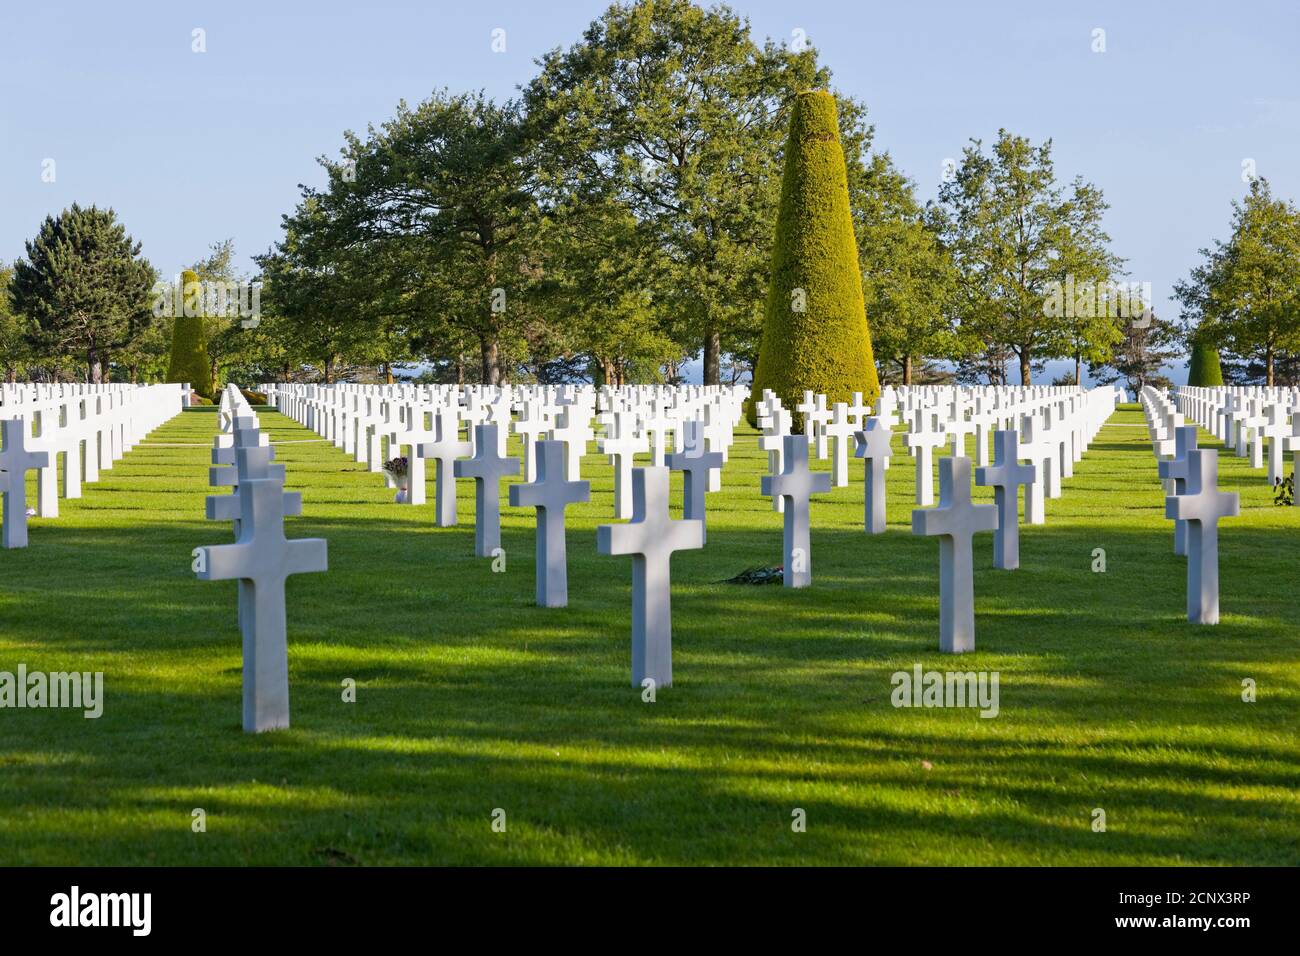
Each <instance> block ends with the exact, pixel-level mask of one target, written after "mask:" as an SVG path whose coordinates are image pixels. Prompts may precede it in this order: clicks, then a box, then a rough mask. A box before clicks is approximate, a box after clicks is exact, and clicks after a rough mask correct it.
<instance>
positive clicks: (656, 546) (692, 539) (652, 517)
mask: <svg viewBox="0 0 1300 956" xmlns="http://www.w3.org/2000/svg"><path fill="white" fill-rule="evenodd" d="M632 497H633V500H634V507H633V515H632V521H631V522H630V523H628V524H619V525H611V524H603V525H600V526H599V527H597V528H596V550H597V551H598V552H600V553H601V554H609V555H616V554H630V555H632V686H633V687H641V686H643V682H644V681H646V680H647V679H648V680H651V681H654V686H655V687H671V686H672V683H673V624H672V589H671V586H670V563H671V559H672V555H673V552H674V551H683V550H687V549H692V548H702V547H704V522H703V521H698V520H694V519H689V520H688V519H682V520H680V521H674V520H672V519H670V518H669V517H668V469H667V468H653V467H652V468H637V469H634V470H633V472H632Z"/></svg>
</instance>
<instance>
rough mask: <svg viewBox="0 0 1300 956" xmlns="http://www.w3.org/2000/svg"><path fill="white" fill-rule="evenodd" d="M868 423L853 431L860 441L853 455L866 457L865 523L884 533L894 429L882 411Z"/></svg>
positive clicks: (877, 531) (878, 532)
mask: <svg viewBox="0 0 1300 956" xmlns="http://www.w3.org/2000/svg"><path fill="white" fill-rule="evenodd" d="M865 424H866V427H865V428H864V429H862V430H861V431H859V432H855V433H854V437H855V438H856V439H857V445H856V447H855V448H854V449H853V455H854V457H856V458H861V459H862V460H863V465H864V466H865V471H866V499H865V501H864V505H863V515H862V524H863V527H864V528H865V529H866V531H867V533H868V534H881V533H882V532H883V531H884V530H885V465H886V463H887V462H888V461H889V457H890V455H892V454H893V450H892V448H891V446H890V439H892V438H893V432H892V431H890V429H889V419H887V418H885V417H884V416H883V415H876V416H874V417H872V418H868V419H867V420H866V423H865Z"/></svg>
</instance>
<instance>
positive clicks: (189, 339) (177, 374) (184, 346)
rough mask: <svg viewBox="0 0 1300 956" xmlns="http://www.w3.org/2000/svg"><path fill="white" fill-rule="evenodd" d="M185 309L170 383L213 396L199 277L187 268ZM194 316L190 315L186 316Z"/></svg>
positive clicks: (175, 336)
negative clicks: (185, 384)
mask: <svg viewBox="0 0 1300 956" xmlns="http://www.w3.org/2000/svg"><path fill="white" fill-rule="evenodd" d="M181 298H182V300H183V307H182V309H181V312H180V314H178V315H177V316H176V324H175V326H174V327H173V328H172V351H171V361H170V362H168V364H167V381H169V382H189V383H190V388H192V389H193V390H194V391H195V392H197V393H198V394H200V395H202V396H203V397H204V398H211V397H212V365H211V363H210V362H209V361H208V346H207V341H206V339H205V337H204V334H203V295H202V289H201V287H200V285H199V277H198V276H197V275H195V274H194V273H193V272H191V271H190V270H189V269H186V270H185V271H184V272H182V273H181ZM187 312H188V313H194V314H192V315H186V314H185V313H187Z"/></svg>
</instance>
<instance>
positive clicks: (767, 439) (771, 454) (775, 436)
mask: <svg viewBox="0 0 1300 956" xmlns="http://www.w3.org/2000/svg"><path fill="white" fill-rule="evenodd" d="M760 424H762V423H760ZM762 428H763V434H762V435H760V436H759V439H758V447H759V448H761V449H763V451H765V452H767V466H768V470H769V471H770V472H771V473H772V474H774V475H779V474H780V473H781V458H782V456H783V455H784V454H785V436H786V435H788V434H790V413H789V412H787V411H786V410H785V409H784V408H782V407H781V406H780V405H776V406H775V407H773V408H772V410H771V411H770V412H769V413H768V415H767V419H766V423H765V424H762ZM784 507H785V499H784V498H782V497H781V496H779V495H778V496H777V497H775V498H773V499H772V510H773V511H780V510H781V509H782V508H784Z"/></svg>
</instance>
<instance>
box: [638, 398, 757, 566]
mask: <svg viewBox="0 0 1300 956" xmlns="http://www.w3.org/2000/svg"><path fill="white" fill-rule="evenodd" d="M705 448H706V442H705V438H704V423H703V422H696V421H689V422H683V423H682V450H681V451H678V452H673V453H672V454H671V455H668V456H666V458H665V460H666V461H667V463H668V468H669V470H671V471H680V472H683V475H684V477H683V480H682V497H683V508H682V517H683V518H686V519H687V520H691V521H694V520H698V521H699V522H700V524H701V525H703V526H704V533H705V540H708V523H707V522H706V521H705V516H704V509H705V504H704V498H705V495H706V494H707V493H708V491H709V474H710V473H711V472H712V471H713V469H715V468H721V467H722V452H720V451H706V450H705ZM765 480H766V479H765ZM620 517H622V516H621V515H620Z"/></svg>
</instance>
